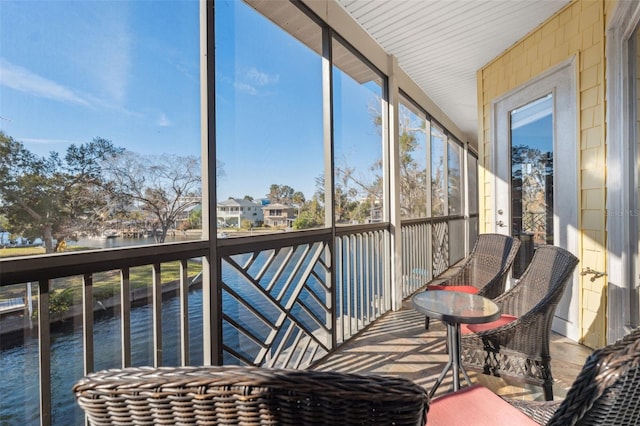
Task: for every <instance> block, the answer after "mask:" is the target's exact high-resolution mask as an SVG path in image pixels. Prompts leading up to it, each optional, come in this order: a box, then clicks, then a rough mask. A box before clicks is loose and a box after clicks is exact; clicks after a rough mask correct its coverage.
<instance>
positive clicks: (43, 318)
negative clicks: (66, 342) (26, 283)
mask: <svg viewBox="0 0 640 426" xmlns="http://www.w3.org/2000/svg"><path fill="white" fill-rule="evenodd" d="M38 284H39V285H38V355H39V357H40V359H39V362H40V424H41V425H42V426H50V425H51V332H50V324H49V290H50V288H49V287H50V281H49V280H47V279H43V280H40V281H39V282H38Z"/></svg>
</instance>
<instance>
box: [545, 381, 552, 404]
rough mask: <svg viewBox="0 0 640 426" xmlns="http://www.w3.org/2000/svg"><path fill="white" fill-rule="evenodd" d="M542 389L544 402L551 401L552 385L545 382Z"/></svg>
mask: <svg viewBox="0 0 640 426" xmlns="http://www.w3.org/2000/svg"><path fill="white" fill-rule="evenodd" d="M542 388H543V389H544V399H545V401H553V384H551V383H548V382H546V383H545V384H543V385H542Z"/></svg>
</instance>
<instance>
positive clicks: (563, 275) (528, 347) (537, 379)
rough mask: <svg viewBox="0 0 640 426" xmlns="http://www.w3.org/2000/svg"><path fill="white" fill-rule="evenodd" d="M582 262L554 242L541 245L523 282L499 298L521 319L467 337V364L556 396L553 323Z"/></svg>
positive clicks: (464, 340)
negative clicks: (550, 345) (554, 385)
mask: <svg viewBox="0 0 640 426" xmlns="http://www.w3.org/2000/svg"><path fill="white" fill-rule="evenodd" d="M577 264H578V259H577V258H576V257H575V256H574V255H573V254H571V253H570V252H568V251H567V250H564V249H562V248H560V247H555V246H552V245H543V246H540V247H538V248H537V249H536V251H535V253H534V255H533V258H532V259H531V262H530V263H529V265H528V266H527V269H526V270H525V272H524V273H523V274H522V277H521V278H520V280H519V281H518V283H517V284H516V285H515V286H513V287H512V288H511V289H509V290H508V291H507V292H506V293H504V294H502V295H501V296H499V297H497V298H496V299H494V302H495V303H496V304H497V305H498V306H500V309H501V312H502V313H503V314H510V315H514V316H516V317H517V318H518V319H517V320H515V321H513V322H511V323H508V324H506V325H503V326H501V327H497V328H495V329H491V330H487V331H484V332H479V333H473V334H468V335H464V336H462V339H461V355H462V360H463V362H464V364H465V366H467V367H469V368H472V369H475V370H479V371H482V372H484V373H485V374H492V375H495V376H507V377H513V378H517V379H521V380H523V381H525V382H527V383H532V384H536V385H539V386H543V387H544V388H545V396H546V398H547V399H553V389H552V384H553V377H552V374H551V355H550V349H549V336H550V334H551V324H552V321H553V316H554V314H555V311H556V307H557V305H558V303H559V302H560V299H561V297H562V295H563V294H564V290H565V288H566V286H567V282H568V281H569V280H570V278H571V276H572V273H573V271H574V269H575V267H576V265H577Z"/></svg>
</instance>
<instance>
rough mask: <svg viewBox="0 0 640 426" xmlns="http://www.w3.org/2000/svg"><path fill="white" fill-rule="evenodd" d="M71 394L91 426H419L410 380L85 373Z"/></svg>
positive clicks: (176, 371)
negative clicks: (164, 425) (392, 425)
mask: <svg viewBox="0 0 640 426" xmlns="http://www.w3.org/2000/svg"><path fill="white" fill-rule="evenodd" d="M73 391H74V393H75V395H76V398H77V401H78V404H79V405H80V407H82V408H83V410H84V411H85V413H86V414H87V416H88V419H89V423H90V424H91V425H96V426H97V425H163V424H167V425H168V424H171V425H231V424H233V425H383V424H384V425H389V424H395V425H424V423H425V420H426V412H427V410H428V397H427V393H426V391H425V390H424V388H422V387H421V386H418V385H417V384H415V383H413V382H412V381H410V380H407V379H402V378H394V377H382V376H364V375H357V374H349V373H338V372H320V371H312V370H284V369H267V368H259V367H248V366H225V367H160V368H150V367H138V368H125V369H114V370H106V371H100V372H96V373H91V374H88V375H87V376H85V377H84V378H82V379H81V380H80V381H78V382H77V383H76V384H75V386H74V388H73Z"/></svg>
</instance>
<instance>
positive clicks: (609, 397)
mask: <svg viewBox="0 0 640 426" xmlns="http://www.w3.org/2000/svg"><path fill="white" fill-rule="evenodd" d="M522 414H525V416H522ZM502 419H504V421H502ZM467 424H468V425H471V424H472V425H476V426H477V425H481V424H487V425H498V424H508V425H509V426H515V425H531V424H532V425H537V424H541V425H547V426H573V425H583V426H600V425H616V426H618V425H619V426H630V425H637V424H640V328H636V329H634V330H632V331H631V333H629V334H628V335H627V336H626V337H624V338H622V339H621V340H619V341H618V342H616V343H613V344H611V345H609V346H607V347H605V348H602V349H599V350H597V351H594V352H593V353H592V354H591V355H589V357H587V360H586V361H585V363H584V365H583V367H582V370H581V371H580V374H578V376H577V377H576V379H575V381H574V382H573V384H572V385H571V388H570V389H569V392H567V396H566V397H565V398H564V400H562V401H525V400H521V399H518V400H514V399H507V398H505V399H503V398H500V397H499V396H497V395H496V394H494V393H493V392H491V391H490V390H489V389H487V388H485V387H483V386H479V385H474V386H470V387H467V388H464V389H462V390H460V391H458V392H453V393H450V394H447V395H445V396H442V397H440V398H436V399H434V400H432V401H431V404H430V407H429V417H428V418H427V426H439V425H447V426H449V425H467Z"/></svg>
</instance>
